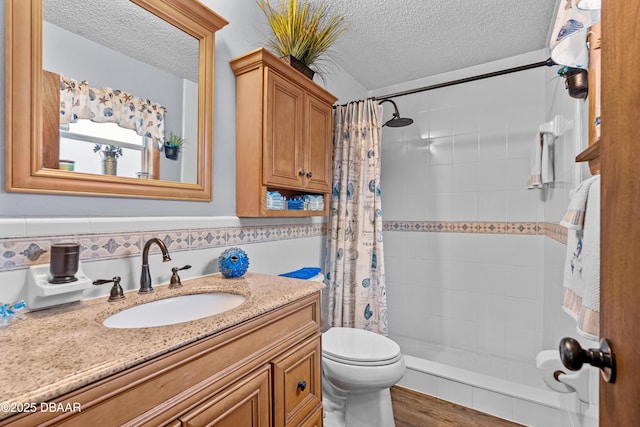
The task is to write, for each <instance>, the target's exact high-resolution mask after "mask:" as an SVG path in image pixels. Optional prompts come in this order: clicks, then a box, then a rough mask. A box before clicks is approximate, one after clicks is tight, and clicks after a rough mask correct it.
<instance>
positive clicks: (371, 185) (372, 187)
mask: <svg viewBox="0 0 640 427" xmlns="http://www.w3.org/2000/svg"><path fill="white" fill-rule="evenodd" d="M369 191H371V192H372V193H373V192H375V191H376V181H375V180H374V179H372V180H371V181H369Z"/></svg>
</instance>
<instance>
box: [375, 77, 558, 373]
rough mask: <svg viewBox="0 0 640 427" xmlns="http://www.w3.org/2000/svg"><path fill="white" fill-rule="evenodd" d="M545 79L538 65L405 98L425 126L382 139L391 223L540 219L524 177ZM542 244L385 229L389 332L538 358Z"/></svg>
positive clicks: (537, 198)
mask: <svg viewBox="0 0 640 427" xmlns="http://www.w3.org/2000/svg"><path fill="white" fill-rule="evenodd" d="M544 79H545V71H544V70H543V69H534V70H529V71H526V72H522V73H516V74H513V75H506V76H501V77H498V78H491V79H486V80H481V81H476V82H472V83H467V84H464V85H458V86H453V87H449V88H442V89H437V90H433V91H429V92H426V93H420V94H416V95H412V96H407V97H402V98H398V99H397V100H396V101H397V103H398V107H399V108H400V110H401V111H402V112H403V114H404V115H406V116H408V117H413V118H414V119H415V120H416V126H415V127H414V129H413V130H408V129H409V128H406V129H407V130H404V131H402V132H401V133H396V131H395V130H393V129H391V130H385V131H384V132H383V151H382V156H383V162H382V189H383V192H384V193H383V194H384V197H383V210H384V218H385V221H392V220H399V221H491V222H501V221H515V222H542V221H543V220H544V205H543V200H542V199H541V194H540V192H537V191H529V190H527V189H526V179H527V172H528V171H527V169H528V164H529V152H530V149H531V146H532V144H533V140H534V138H535V136H536V133H537V128H538V125H539V124H540V123H542V122H543V121H544V114H545V102H544V101H545V97H544V87H545V80H544ZM523 81H526V82H527V85H522V84H521V83H522V82H523ZM470 94H472V95H473V96H471V95H470ZM410 98H413V99H410ZM421 101H422V102H421ZM405 105H406V106H407V107H411V108H413V109H414V110H407V109H405ZM403 129H404V128H403ZM412 132H413V133H412ZM543 239H544V237H543V236H531V235H527V236H517V235H506V234H480V233H478V234H476V233H424V232H391V231H390V232H386V233H385V245H386V255H385V257H386V260H387V264H386V266H387V273H386V274H387V280H388V281H389V286H388V297H389V317H390V323H389V324H390V334H391V335H392V336H405V337H408V338H411V339H413V340H417V341H418V342H424V343H431V344H441V345H446V346H453V347H456V348H461V349H466V350H471V351H475V352H478V353H480V354H488V355H490V354H504V353H505V352H506V354H507V356H508V357H510V358H511V359H513V360H517V361H531V358H532V357H534V356H535V354H536V352H537V351H539V350H541V349H542V333H543V319H542V313H543V309H542V306H543V300H544V291H543V289H542V283H543V276H544V274H543V271H544V257H543V255H542V254H543V250H544V247H543ZM416 324H418V325H421V327H418V328H416V327H415V325H416ZM412 325H413V326H412ZM507 344H508V345H507ZM512 344H516V345H512Z"/></svg>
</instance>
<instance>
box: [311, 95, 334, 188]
mask: <svg viewBox="0 0 640 427" xmlns="http://www.w3.org/2000/svg"><path fill="white" fill-rule="evenodd" d="M332 113H333V107H332V106H331V105H329V104H327V103H326V102H323V101H320V100H319V99H318V98H316V97H314V96H312V95H308V96H307V102H306V117H307V123H306V124H307V127H306V129H305V132H306V136H305V146H304V147H305V148H304V151H305V152H304V157H305V164H306V172H307V173H306V175H305V184H304V188H305V190H308V191H315V192H318V193H330V192H331V180H332V179H333V177H332V176H331V167H332V164H331V154H332V151H333V145H332V143H331V141H332V132H333V130H332V128H331V115H332Z"/></svg>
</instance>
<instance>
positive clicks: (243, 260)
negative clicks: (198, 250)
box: [218, 248, 249, 279]
mask: <svg viewBox="0 0 640 427" xmlns="http://www.w3.org/2000/svg"><path fill="white" fill-rule="evenodd" d="M218 266H219V267H220V272H221V273H222V275H223V276H224V277H227V278H230V279H231V278H234V277H242V275H244V273H246V272H247V269H248V268H249V257H248V256H247V253H246V252H245V251H243V250H242V249H240V248H229V249H226V250H225V251H224V252H222V253H221V254H220V258H219V259H218Z"/></svg>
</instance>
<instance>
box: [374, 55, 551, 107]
mask: <svg viewBox="0 0 640 427" xmlns="http://www.w3.org/2000/svg"><path fill="white" fill-rule="evenodd" d="M553 65H556V63H555V62H553V60H552V59H551V58H549V59H547V60H546V61H540V62H534V63H531V64H527V65H520V66H519V67H513V68H506V69H504V70H499V71H493V72H491V73H485V74H478V75H476V76H471V77H465V78H462V79H457V80H451V81H448V82H444V83H436V84H433V85H429V86H423V87H419V88H416V89H409V90H405V91H402V92H396V93H390V94H388V95H384V96H374V97H372V98H373V99H376V100H378V101H381V100H383V99H389V98H396V97H398V96H405V95H412V94H414V93H419V92H426V91H428V90H433V89H440V88H443V87H447V86H453V85H457V84H461V83H468V82H473V81H476V80H482V79H486V78H489V77H497V76H502V75H504V74H510V73H515V72H518V71H525V70H530V69H532V68H538V67H543V66H547V67H551V66H553Z"/></svg>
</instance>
